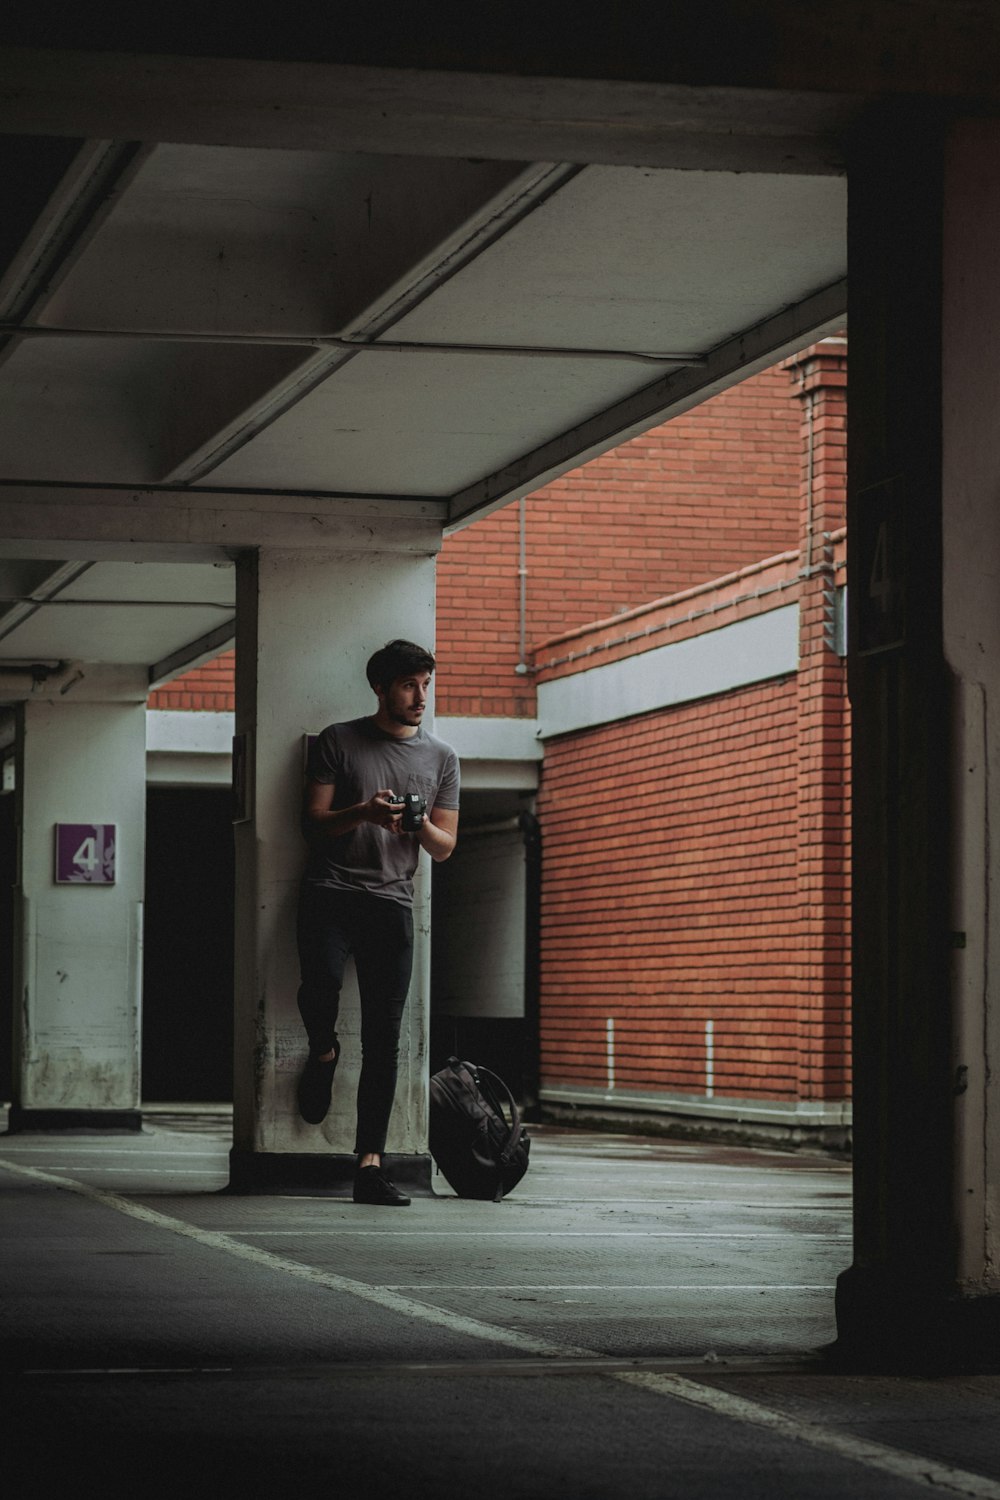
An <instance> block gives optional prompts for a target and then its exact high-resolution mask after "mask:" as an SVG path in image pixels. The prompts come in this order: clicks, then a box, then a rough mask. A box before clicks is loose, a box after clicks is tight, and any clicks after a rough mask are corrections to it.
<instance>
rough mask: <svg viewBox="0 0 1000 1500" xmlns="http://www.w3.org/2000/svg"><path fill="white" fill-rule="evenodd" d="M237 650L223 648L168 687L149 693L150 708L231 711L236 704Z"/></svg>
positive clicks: (175, 679) (170, 683)
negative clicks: (222, 650) (235, 674)
mask: <svg viewBox="0 0 1000 1500" xmlns="http://www.w3.org/2000/svg"><path fill="white" fill-rule="evenodd" d="M235 660H236V653H235V652H233V651H224V652H223V654H222V655H221V656H217V657H216V658H215V660H214V661H208V662H206V663H205V664H204V666H201V667H195V668H194V670H193V671H191V672H185V674H184V676H183V677H175V678H174V680H173V682H168V683H167V685H166V687H161V688H156V690H155V691H154V692H152V693H150V695H149V707H150V708H193V709H200V710H201V711H202V712H210V711H214V712H216V713H232V712H233V709H234V708H235V706H236V682H235V677H234V673H235Z"/></svg>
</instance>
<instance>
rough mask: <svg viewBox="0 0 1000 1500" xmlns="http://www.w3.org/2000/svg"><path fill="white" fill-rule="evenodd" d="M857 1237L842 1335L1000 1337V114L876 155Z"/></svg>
mask: <svg viewBox="0 0 1000 1500" xmlns="http://www.w3.org/2000/svg"><path fill="white" fill-rule="evenodd" d="M849 235H850V241H849V243H850V288H851V292H850V296H851V303H850V309H849V313H850V337H851V352H850V359H851V403H850V424H849V456H850V458H849V475H850V480H849V510H848V545H849V573H850V582H849V609H850V690H851V706H852V715H853V722H854V737H853V760H854V804H853V827H854V904H853V927H854V996H855V1008H854V1029H855V1090H854V1093H855V1104H854V1120H855V1151H856V1169H855V1192H856V1210H855V1253H854V1264H853V1265H852V1266H851V1268H850V1270H849V1271H847V1272H845V1274H844V1275H843V1276H842V1277H841V1278H840V1282H839V1285H838V1328H839V1338H838V1348H839V1349H840V1351H841V1352H842V1353H843V1354H844V1355H845V1357H846V1358H848V1359H850V1360H852V1361H855V1362H859V1363H871V1364H893V1363H895V1364H900V1365H907V1364H910V1365H914V1364H916V1365H921V1364H929V1363H945V1364H950V1365H952V1366H959V1367H963V1366H964V1367H970V1366H974V1365H976V1364H977V1363H979V1362H980V1361H982V1360H989V1361H992V1360H993V1359H994V1358H995V1349H996V1340H997V1336H998V1334H1000V1296H998V1295H997V1294H998V1292H1000V1279H998V1275H997V1250H998V1246H997V1223H996V1196H997V1187H996V1184H997V1180H998V1178H997V1170H998V1166H1000V1160H998V1146H1000V1140H998V1123H1000V1122H998V1111H997V1101H996V1094H997V1078H998V1076H1000V1073H998V1068H1000V1054H998V1042H1000V1031H998V1026H997V1021H996V1014H997V1001H998V999H1000V947H998V944H1000V934H998V932H997V931H996V927H997V924H996V921H995V919H994V918H993V916H992V912H991V898H992V886H991V873H990V872H991V869H992V870H995V869H997V868H998V865H997V856H998V854H1000V849H994V848H993V847H992V846H993V845H994V844H995V843H996V840H997V837H998V826H1000V806H997V805H996V803H997V797H998V785H1000V783H998V780H997V775H996V769H997V762H998V752H1000V608H998V605H1000V600H998V586H997V576H998V572H1000V516H998V513H997V494H998V492H1000V431H998V427H997V423H996V410H997V404H996V403H997V399H998V397H1000V354H998V351H997V348H996V345H995V339H994V335H993V330H994V329H995V327H996V317H997V313H998V312H1000V288H998V286H997V277H996V266H997V264H998V260H1000V134H998V131H997V127H996V125H995V124H993V123H989V124H978V123H976V124H973V123H965V122H958V123H955V122H951V123H943V122H938V121H935V120H934V119H933V118H929V117H928V112H927V111H926V110H925V111H923V112H922V113H920V114H914V115H907V114H906V113H905V112H901V113H895V112H893V113H890V114H887V115H885V116H883V117H882V118H880V119H878V120H876V121H873V122H872V123H870V125H869V127H868V128H867V130H866V131H865V132H864V133H863V135H862V136H860V137H859V139H858V140H857V142H856V143H855V150H854V157H853V161H852V166H851V175H850V212H849Z"/></svg>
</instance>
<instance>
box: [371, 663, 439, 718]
mask: <svg viewBox="0 0 1000 1500" xmlns="http://www.w3.org/2000/svg"><path fill="white" fill-rule="evenodd" d="M430 686H431V674H430V672H415V673H413V675H412V676H410V677H397V678H395V679H394V680H393V681H392V682H391V683H390V684H389V686H388V688H384V689H383V690H382V691H381V692H380V693H379V698H380V700H381V703H382V707H383V709H384V710H385V712H386V714H388V716H389V718H390V719H391V720H392V721H393V723H394V724H401V725H404V726H405V727H407V728H409V729H416V728H417V727H418V725H419V724H420V721H421V719H422V718H423V716H424V709H425V708H426V707H427V694H428V692H429V691H430Z"/></svg>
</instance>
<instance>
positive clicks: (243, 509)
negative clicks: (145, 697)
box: [0, 480, 445, 562]
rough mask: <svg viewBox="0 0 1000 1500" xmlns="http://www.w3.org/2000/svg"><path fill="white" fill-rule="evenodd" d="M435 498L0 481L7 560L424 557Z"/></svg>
mask: <svg viewBox="0 0 1000 1500" xmlns="http://www.w3.org/2000/svg"><path fill="white" fill-rule="evenodd" d="M444 518H445V502H444V500H433V499H426V498H420V497H418V498H413V499H410V498H406V497H399V498H395V497H393V498H355V497H351V496H346V495H345V496H330V495H300V494H289V495H275V494H267V495H264V494H259V493H255V492H253V491H250V492H234V491H228V490H214V491H213V490H210V489H207V488H199V489H187V488H183V489H181V488H179V489H170V488H166V487H160V488H157V487H152V486H151V487H148V488H134V487H132V486H128V485H120V486H107V487H100V486H90V485H72V484H46V483H40V484H31V483H22V482H20V481H17V480H14V481H0V536H3V538H4V548H3V550H4V555H5V556H7V557H19V556H23V557H32V556H34V557H37V556H39V555H40V553H39V548H40V547H43V548H44V549H45V550H44V554H43V555H45V556H52V555H53V554H56V555H58V556H59V557H60V558H66V559H69V558H74V557H81V558H87V559H89V560H97V561H109V560H117V559H120V558H128V559H132V558H136V557H142V558H154V557H155V558H158V559H160V560H163V561H170V560H174V561H178V562H195V561H202V560H204V561H213V562H214V561H216V560H218V559H220V558H223V557H228V558H231V557H233V556H234V554H236V553H237V552H240V551H244V550H245V549H247V548H253V547H263V546H268V547H282V548H292V549H294V548H298V547H301V548H303V549H312V548H316V547H323V548H338V547H340V548H343V549H345V550H346V551H350V552H366V551H378V552H385V551H387V550H389V551H399V552H412V553H417V554H424V555H427V554H429V553H434V552H437V551H438V549H439V547H440V540H441V525H442V521H443V520H444Z"/></svg>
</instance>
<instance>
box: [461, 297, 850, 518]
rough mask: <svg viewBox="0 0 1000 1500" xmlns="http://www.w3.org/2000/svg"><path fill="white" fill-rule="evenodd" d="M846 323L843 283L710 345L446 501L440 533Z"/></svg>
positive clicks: (532, 488) (528, 491) (534, 487)
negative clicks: (697, 360) (694, 361)
mask: <svg viewBox="0 0 1000 1500" xmlns="http://www.w3.org/2000/svg"><path fill="white" fill-rule="evenodd" d="M846 320H847V278H846V277H843V278H841V279H840V280H838V281H835V282H833V283H832V284H831V285H829V286H826V287H823V288H822V289H821V290H820V291H817V292H814V293H813V294H812V295H811V296H809V297H805V298H803V299H802V301H801V302H797V303H795V304H794V305H792V306H790V307H786V308H783V309H782V310H781V312H779V313H776V314H775V315H774V316H773V317H770V318H767V319H765V320H764V321H763V322H761V323H758V324H756V325H754V326H753V327H752V328H748V329H746V330H744V331H743V332H742V333H739V334H737V335H735V336H734V337H733V338H731V339H728V340H726V342H725V343H722V344H720V345H718V346H717V347H716V348H715V349H714V350H712V351H711V353H710V354H709V355H708V357H707V359H706V361H705V363H704V364H703V365H701V366H696V367H687V368H685V369H682V370H678V371H675V372H674V373H673V374H670V375H664V376H662V377H661V378H660V379H659V380H655V381H653V382H652V383H651V384H650V385H647V386H644V387H643V388H642V390H640V391H636V392H634V393H633V394H632V395H631V396H626V397H625V399H624V400H622V401H618V402H616V403H615V404H614V405H613V406H610V407H607V408H606V409H605V410H604V411H602V412H598V413H596V414H595V415H594V416H592V417H590V418H589V419H588V420H587V421H585V422H582V423H579V424H578V425H577V426H575V427H571V428H569V429H567V431H566V432H564V433H561V434H560V435H559V436H558V437H556V438H553V439H551V440H550V441H549V442H547V443H543V444H542V445H541V446H540V447H538V448H535V449H534V450H533V451H532V452H530V453H526V454H524V455H523V456H522V457H521V458H519V459H517V460H516V461H515V462H514V463H511V464H509V465H508V466H507V467H505V468H503V469H499V470H497V471H496V472H495V473H493V474H490V475H487V476H486V477H485V478H484V479H481V480H479V481H477V483H476V484H474V485H470V486H469V487H468V488H467V489H465V490H461V491H459V492H458V493H457V494H455V495H453V496H452V498H451V501H450V502H449V506H448V523H447V527H446V533H448V532H453V531H457V530H459V529H460V528H461V527H462V526H466V525H468V524H469V523H470V522H472V521H474V520H476V519H477V518H478V517H479V516H483V515H488V514H489V512H490V511H492V510H497V509H499V508H500V507H501V506H503V505H507V504H509V503H510V502H511V501H512V500H517V499H519V498H520V497H521V496H523V495H528V494H531V493H532V492H533V491H535V490H538V489H541V488H542V487H543V486H544V485H546V484H548V483H550V482H551V481H552V480H553V479H557V478H559V476H560V475H562V474H565V473H567V472H568V471H569V470H571V469H575V468H578V467H579V466H580V465H581V464H584V463H587V462H588V461H589V460H590V459H592V458H596V457H597V456H598V455H599V454H601V453H604V452H606V451H607V450H608V449H609V448H612V447H617V446H618V445H619V444H620V443H624V442H627V441H628V440H629V438H632V437H637V436H639V434H640V433H643V432H647V431H648V430H649V428H650V427H654V426H656V425H658V424H659V423H661V422H665V421H667V420H668V419H669V418H670V417H672V416H679V415H680V414H681V412H684V411H687V410H689V409H690V408H691V407H693V406H696V405H698V404H699V403H700V402H702V401H705V400H707V399H708V398H709V397H710V396H714V395H717V394H718V393H719V392H721V391H723V390H725V389H726V388H727V387H728V386H731V385H735V384H736V383H737V382H738V381H740V380H745V379H746V378H747V377H748V376H750V375H755V374H758V373H759V372H760V371H762V370H765V369H767V368H768V367H769V366H770V365H773V364H776V363H777V361H778V360H779V359H782V358H785V357H787V356H788V355H791V354H796V353H798V351H799V350H800V349H802V348H804V347H805V346H806V345H807V344H809V343H811V342H813V341H814V340H816V339H819V338H822V337H823V335H824V334H826V333H832V332H834V331H836V329H838V328H841V327H843V326H844V325H845V323H846Z"/></svg>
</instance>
